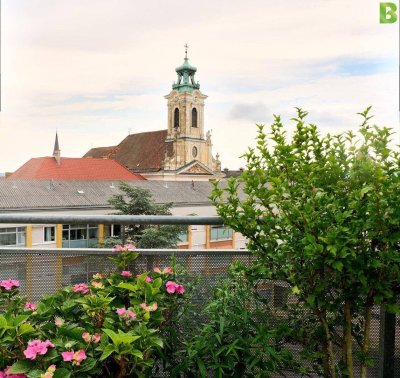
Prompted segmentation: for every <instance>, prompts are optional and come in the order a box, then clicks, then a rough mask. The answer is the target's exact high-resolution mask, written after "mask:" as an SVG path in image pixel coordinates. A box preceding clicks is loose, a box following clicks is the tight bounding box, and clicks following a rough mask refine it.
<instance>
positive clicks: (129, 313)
mask: <svg viewBox="0 0 400 378" xmlns="http://www.w3.org/2000/svg"><path fill="white" fill-rule="evenodd" d="M126 316H127V317H128V318H132V319H135V318H136V314H135V313H134V312H133V311H130V310H128V311H127V312H126Z"/></svg>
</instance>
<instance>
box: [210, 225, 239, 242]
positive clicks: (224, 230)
mask: <svg viewBox="0 0 400 378" xmlns="http://www.w3.org/2000/svg"><path fill="white" fill-rule="evenodd" d="M232 235H233V230H232V229H231V228H229V227H227V226H211V235H210V240H226V239H232Z"/></svg>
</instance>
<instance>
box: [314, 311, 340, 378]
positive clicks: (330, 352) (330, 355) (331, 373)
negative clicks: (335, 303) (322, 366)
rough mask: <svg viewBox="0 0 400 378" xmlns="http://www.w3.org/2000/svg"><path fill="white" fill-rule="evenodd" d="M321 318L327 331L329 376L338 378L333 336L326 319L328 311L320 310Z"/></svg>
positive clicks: (329, 377)
mask: <svg viewBox="0 0 400 378" xmlns="http://www.w3.org/2000/svg"><path fill="white" fill-rule="evenodd" d="M318 316H319V319H320V321H321V323H322V327H323V329H324V332H325V339H326V351H327V359H328V367H329V368H328V376H327V377H328V378H336V371H335V354H334V352H333V343H332V338H331V333H330V331H329V326H328V322H327V321H326V313H325V312H319V313H318Z"/></svg>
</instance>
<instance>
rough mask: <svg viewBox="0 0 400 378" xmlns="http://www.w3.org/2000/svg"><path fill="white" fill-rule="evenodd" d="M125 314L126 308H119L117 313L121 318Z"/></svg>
mask: <svg viewBox="0 0 400 378" xmlns="http://www.w3.org/2000/svg"><path fill="white" fill-rule="evenodd" d="M125 312H126V308H124V307H122V308H117V310H116V313H117V314H118V315H119V316H122V315H124V314H125Z"/></svg>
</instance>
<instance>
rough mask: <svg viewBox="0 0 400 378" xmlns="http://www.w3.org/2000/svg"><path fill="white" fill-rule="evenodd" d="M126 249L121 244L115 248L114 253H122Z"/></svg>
mask: <svg viewBox="0 0 400 378" xmlns="http://www.w3.org/2000/svg"><path fill="white" fill-rule="evenodd" d="M123 250H124V247H123V246H122V245H120V244H117V245H116V246H115V247H114V248H113V252H120V251H123Z"/></svg>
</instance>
